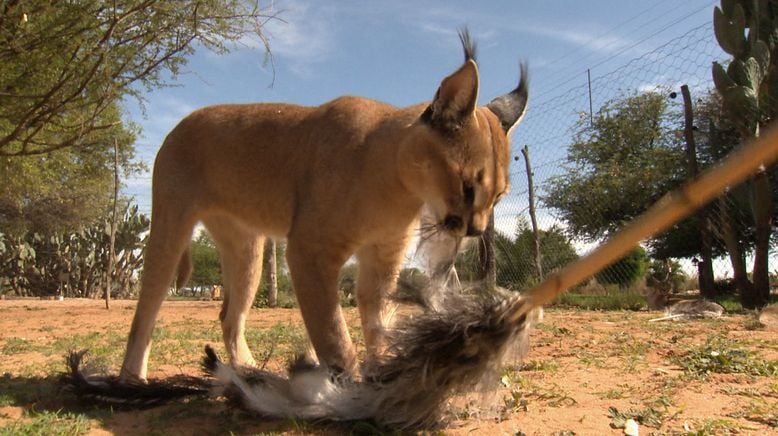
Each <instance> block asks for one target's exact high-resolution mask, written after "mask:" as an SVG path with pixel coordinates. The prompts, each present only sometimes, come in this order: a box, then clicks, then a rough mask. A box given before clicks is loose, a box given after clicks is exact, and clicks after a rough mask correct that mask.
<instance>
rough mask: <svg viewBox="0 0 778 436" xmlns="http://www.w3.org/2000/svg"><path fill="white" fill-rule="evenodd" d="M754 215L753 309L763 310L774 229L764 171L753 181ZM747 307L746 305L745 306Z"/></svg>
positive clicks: (770, 201)
mask: <svg viewBox="0 0 778 436" xmlns="http://www.w3.org/2000/svg"><path fill="white" fill-rule="evenodd" d="M752 204H753V213H754V222H755V223H756V234H755V238H756V241H755V245H754V269H753V275H754V286H753V305H754V307H749V309H751V308H761V307H764V306H766V305H767V303H768V301H769V299H770V270H769V264H768V258H769V256H770V233H771V232H772V227H773V225H772V224H773V223H772V221H773V203H772V192H771V187H770V180H769V179H768V178H767V174H766V172H765V170H764V169H762V171H760V172H759V173H757V174H756V175H755V176H754V179H753V202H752ZM744 306H745V305H744Z"/></svg>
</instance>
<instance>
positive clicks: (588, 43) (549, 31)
mask: <svg viewBox="0 0 778 436" xmlns="http://www.w3.org/2000/svg"><path fill="white" fill-rule="evenodd" d="M522 31H525V32H528V33H531V34H533V35H539V36H543V37H547V38H550V39H555V40H557V41H561V42H566V43H569V44H573V45H575V46H578V47H582V48H585V49H587V50H590V51H593V52H599V53H606V54H610V53H615V52H617V51H619V50H621V49H623V48H624V47H627V46H629V45H631V44H632V41H631V40H628V39H625V38H622V37H619V36H615V35H604V36H598V34H597V33H596V32H588V31H581V30H573V29H559V28H552V27H548V26H524V27H522Z"/></svg>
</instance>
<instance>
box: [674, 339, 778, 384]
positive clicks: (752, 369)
mask: <svg viewBox="0 0 778 436" xmlns="http://www.w3.org/2000/svg"><path fill="white" fill-rule="evenodd" d="M675 363H677V364H678V365H679V366H680V367H681V368H682V369H683V370H684V372H685V373H686V374H688V375H690V376H692V377H696V378H706V377H707V376H708V375H709V374H711V373H719V374H746V375H751V376H776V375H778V362H774V361H768V360H765V359H762V358H761V357H759V356H758V355H757V354H756V353H754V352H752V351H749V350H745V349H742V348H735V347H733V346H732V344H730V343H728V342H727V341H726V340H725V339H724V338H721V337H714V338H711V339H709V340H708V341H707V342H706V343H705V344H704V345H702V346H699V347H696V348H694V349H692V350H690V351H689V352H687V353H686V354H684V355H683V356H681V357H679V358H677V359H676V362H675Z"/></svg>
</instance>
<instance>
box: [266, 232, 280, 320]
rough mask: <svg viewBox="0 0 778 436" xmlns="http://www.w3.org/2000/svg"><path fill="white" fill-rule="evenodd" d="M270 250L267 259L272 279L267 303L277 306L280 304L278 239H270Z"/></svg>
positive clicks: (269, 274)
mask: <svg viewBox="0 0 778 436" xmlns="http://www.w3.org/2000/svg"><path fill="white" fill-rule="evenodd" d="M268 245H269V247H268V250H266V254H265V255H266V256H268V259H267V266H268V271H267V273H268V274H267V278H268V280H269V281H270V283H269V284H268V287H267V305H268V306H270V307H276V306H277V305H278V271H277V268H278V266H277V265H278V263H277V261H276V251H277V250H276V241H275V240H273V239H268Z"/></svg>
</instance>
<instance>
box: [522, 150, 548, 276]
mask: <svg viewBox="0 0 778 436" xmlns="http://www.w3.org/2000/svg"><path fill="white" fill-rule="evenodd" d="M521 154H523V155H524V163H525V165H526V168H527V190H528V192H529V194H528V195H529V219H530V222H531V223H532V234H533V238H534V240H535V244H534V251H535V252H534V253H533V254H534V255H535V271H536V272H537V274H538V281H543V257H542V254H541V253H540V229H538V219H537V217H536V215H535V185H534V184H533V182H532V165H531V164H530V161H529V146H528V145H526V144H525V145H524V148H522V149H521Z"/></svg>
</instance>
